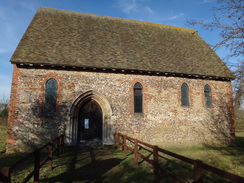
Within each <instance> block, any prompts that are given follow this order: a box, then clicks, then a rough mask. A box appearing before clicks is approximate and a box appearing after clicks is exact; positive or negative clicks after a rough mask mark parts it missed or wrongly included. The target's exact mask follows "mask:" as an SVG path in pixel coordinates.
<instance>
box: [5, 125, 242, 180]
mask: <svg viewBox="0 0 244 183" xmlns="http://www.w3.org/2000/svg"><path fill="white" fill-rule="evenodd" d="M236 136H237V145H236V146H233V147H212V146H211V147H186V148H170V149H167V150H170V151H173V152H175V153H177V154H181V155H183V156H186V157H189V158H192V159H200V160H202V161H203V162H204V163H207V164H209V165H212V166H215V167H217V168H220V169H223V170H226V171H229V172H231V173H234V174H237V175H240V176H242V177H244V171H243V170H244V132H238V133H236ZM5 137H6V127H5V126H0V150H1V151H4V149H5V145H4V144H5ZM141 152H142V153H143V154H144V155H146V156H147V155H148V156H149V155H151V153H150V152H147V151H145V150H141ZM128 154H130V153H129V152H128ZM21 157H23V154H12V155H8V154H0V168H2V167H6V166H10V165H11V164H13V163H14V162H16V161H17V160H18V159H20V158H21ZM150 157H152V155H151V156H150ZM160 162H161V165H162V166H163V167H165V168H166V169H167V170H170V171H173V172H174V173H175V174H177V175H179V176H181V177H182V178H184V179H186V180H189V181H190V180H191V179H192V170H193V167H192V166H191V165H189V164H185V163H182V162H180V161H177V160H174V159H172V158H170V157H168V156H165V155H164V158H163V159H162V158H160ZM30 164H33V163H31V162H27V164H25V165H23V166H22V167H21V168H20V169H22V170H17V171H14V172H13V173H14V176H13V182H19V181H18V180H19V179H21V178H23V177H24V176H26V175H27V174H28V171H29V172H30V170H32V169H33V166H31V165H30ZM53 167H54V168H53V170H50V169H49V168H48V167H47V165H44V167H43V168H42V170H41V175H40V178H41V181H40V182H69V181H70V180H72V182H99V181H100V182H152V180H153V174H152V171H153V170H152V166H151V165H150V164H148V163H147V162H145V161H141V159H140V162H139V167H138V168H136V167H134V165H133V154H130V155H128V156H127V157H124V156H123V152H122V151H117V150H114V149H110V150H106V149H105V150H104V149H101V150H99V149H98V150H89V149H86V150H84V149H80V150H75V149H66V151H65V152H64V153H62V154H61V157H60V158H55V159H54V162H53ZM26 169H28V171H27V170H26ZM161 180H162V181H164V182H168V183H170V182H174V181H172V180H170V179H169V178H167V177H161ZM204 182H226V183H227V182H228V181H224V180H219V178H218V177H214V176H213V175H211V174H207V175H206V177H205V178H204Z"/></svg>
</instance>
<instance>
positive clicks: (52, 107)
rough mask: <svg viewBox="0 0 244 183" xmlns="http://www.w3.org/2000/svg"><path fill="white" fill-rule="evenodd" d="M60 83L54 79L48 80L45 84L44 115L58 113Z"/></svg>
mask: <svg viewBox="0 0 244 183" xmlns="http://www.w3.org/2000/svg"><path fill="white" fill-rule="evenodd" d="M57 90H58V82H57V81H56V80H55V79H54V78H50V79H49V80H47V82H46V84H45V99H44V113H46V114H52V113H55V112H56V104H57Z"/></svg>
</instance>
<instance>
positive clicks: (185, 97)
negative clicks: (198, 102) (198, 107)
mask: <svg viewBox="0 0 244 183" xmlns="http://www.w3.org/2000/svg"><path fill="white" fill-rule="evenodd" d="M181 106H190V101H189V87H188V85H187V84H186V83H183V84H182V85H181Z"/></svg>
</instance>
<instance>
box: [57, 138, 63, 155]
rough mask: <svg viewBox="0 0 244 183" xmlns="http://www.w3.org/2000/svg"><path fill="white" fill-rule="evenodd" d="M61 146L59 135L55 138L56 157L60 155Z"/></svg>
mask: <svg viewBox="0 0 244 183" xmlns="http://www.w3.org/2000/svg"><path fill="white" fill-rule="evenodd" d="M61 146H62V136H59V137H58V139H57V157H59V155H60V152H61Z"/></svg>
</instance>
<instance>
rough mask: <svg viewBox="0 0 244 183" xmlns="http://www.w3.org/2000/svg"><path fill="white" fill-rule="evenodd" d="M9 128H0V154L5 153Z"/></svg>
mask: <svg viewBox="0 0 244 183" xmlns="http://www.w3.org/2000/svg"><path fill="white" fill-rule="evenodd" d="M6 137H7V126H0V154H1V153H3V152H5V146H6Z"/></svg>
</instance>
